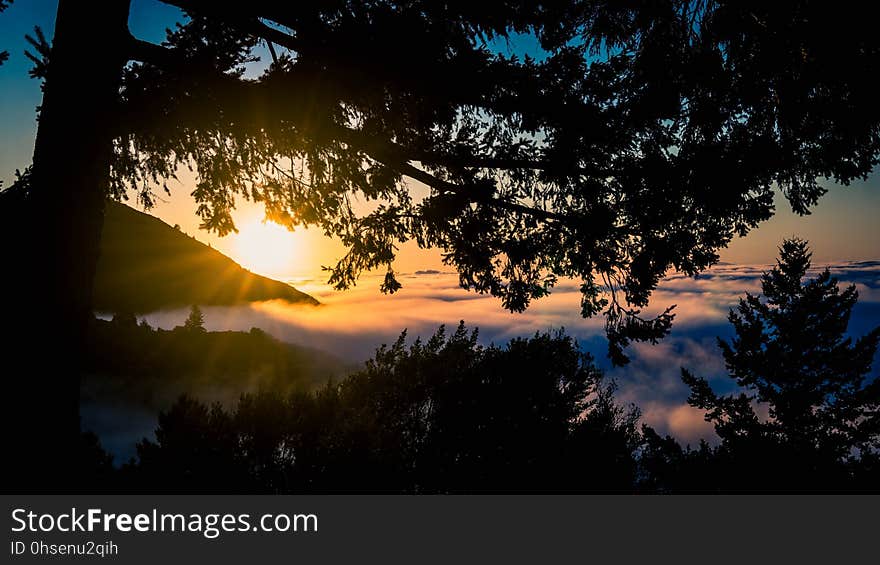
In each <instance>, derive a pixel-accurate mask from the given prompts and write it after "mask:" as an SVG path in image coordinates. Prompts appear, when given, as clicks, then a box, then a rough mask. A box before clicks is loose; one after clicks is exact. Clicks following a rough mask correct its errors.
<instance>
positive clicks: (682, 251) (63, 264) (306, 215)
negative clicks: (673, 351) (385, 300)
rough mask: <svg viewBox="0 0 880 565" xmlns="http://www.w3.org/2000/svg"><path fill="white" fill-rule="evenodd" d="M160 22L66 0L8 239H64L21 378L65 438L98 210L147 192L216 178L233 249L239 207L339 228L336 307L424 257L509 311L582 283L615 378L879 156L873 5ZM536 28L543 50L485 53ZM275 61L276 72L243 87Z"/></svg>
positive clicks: (543, 7)
mask: <svg viewBox="0 0 880 565" xmlns="http://www.w3.org/2000/svg"><path fill="white" fill-rule="evenodd" d="M166 3H169V4H172V5H175V6H178V7H181V8H182V9H184V10H185V11H186V12H187V14H188V15H189V16H190V20H189V21H188V22H187V23H186V24H184V25H182V26H180V27H178V28H177V29H175V30H174V31H172V32H171V33H170V34H169V36H168V39H167V41H166V42H165V44H164V45H161V46H159V45H152V44H148V43H146V42H143V41H140V40H137V39H134V38H133V37H132V36H131V35H130V33H129V32H128V29H127V18H128V4H129V2H128V1H127V0H116V1H114V2H109V3H105V4H102V6H101V9H100V10H85V9H83V8H82V6H81V5H80V4H79V3H77V2H74V1H73V0H60V1H59V8H58V15H57V18H56V24H55V37H54V40H53V46H52V51H51V56H50V57H49V58H48V64H47V65H44V66H43V67H42V68H38V69H37V73H38V74H41V75H43V76H45V79H46V82H45V85H44V86H45V93H44V99H43V104H42V105H41V108H40V120H39V129H38V134H37V140H36V144H35V149H34V159H33V168H32V172H31V173H30V174H29V175H27V176H26V180H27V183H25V182H20V183H18V186H19V190H16V191H13V194H12V195H6V196H7V197H6V198H4V201H5V202H4V207H6V208H7V213H6V214H5V215H4V218H0V219H2V220H3V221H2V222H0V225H3V226H4V230H6V231H5V232H4V233H3V234H2V235H4V237H2V238H0V239H2V240H3V241H16V242H17V241H20V240H21V239H22V238H27V239H32V240H36V241H40V242H43V244H42V245H37V246H36V247H38V248H40V249H41V253H40V254H39V259H37V258H36V257H33V256H32V255H34V254H32V253H31V251H29V249H30V248H31V247H34V246H23V247H24V248H25V249H28V250H27V251H25V249H18V248H15V249H13V250H12V251H10V254H11V256H12V258H13V259H14V260H13V261H11V262H12V263H14V264H20V265H22V267H21V268H20V269H19V270H20V272H23V273H27V275H26V276H27V277H28V284H27V285H25V286H26V287H27V292H28V293H29V295H30V297H31V300H25V301H23V302H24V303H26V304H28V306H27V308H26V309H25V308H22V311H21V314H22V315H23V316H25V315H28V316H29V315H30V314H31V313H32V309H33V308H45V309H46V312H53V313H57V317H58V318H60V319H59V327H58V329H57V330H56V331H57V333H58V335H59V336H61V337H60V340H59V341H61V342H63V343H65V344H66V345H65V348H66V350H65V351H64V352H63V354H62V355H58V356H52V357H53V359H42V360H41V361H40V364H39V366H38V367H30V368H29V369H28V368H27V363H24V362H22V367H21V370H23V371H24V370H30V371H32V373H33V374H36V375H37V377H36V379H37V380H40V381H45V380H47V379H48V380H49V386H41V387H40V390H52V391H53V393H52V394H53V398H52V399H51V402H50V404H51V409H49V410H47V416H46V417H45V418H40V421H42V422H44V423H45V430H43V432H45V433H46V435H48V431H49V430H53V429H55V430H56V431H57V428H58V427H59V426H62V427H64V429H66V430H69V434H68V437H67V439H68V440H69V442H68V443H69V444H71V445H72V444H73V443H74V442H75V435H74V432H75V425H74V422H75V421H76V415H77V412H76V403H75V402H74V399H75V398H76V382H75V379H71V378H70V374H71V369H70V368H71V367H74V371H73V374H76V373H75V367H77V366H78V362H77V359H78V351H79V349H81V341H82V339H84V336H85V335H86V332H84V331H83V330H84V328H85V327H86V325H87V323H88V318H89V314H90V310H91V300H90V292H91V288H92V282H93V277H94V271H95V263H96V259H97V250H98V242H99V238H100V233H101V218H102V212H103V207H104V199H105V198H106V197H107V196H108V195H109V196H113V197H117V198H119V197H122V196H123V194H124V191H125V190H126V189H128V188H133V189H135V190H136V191H137V192H138V194H139V198H140V199H141V201H142V202H144V203H145V204H149V203H150V202H152V199H153V194H152V192H151V191H152V188H151V184H152V183H153V181H155V182H156V183H161V182H162V181H163V179H165V178H168V177H171V176H173V175H174V172H175V170H176V168H177V167H178V166H179V165H182V164H183V165H188V166H191V167H193V168H194V169H195V170H196V172H197V174H198V182H197V186H196V189H195V191H194V192H193V194H194V196H195V198H196V200H197V202H198V210H197V213H198V214H199V215H200V217H201V218H202V220H203V227H205V228H208V229H212V230H215V231H217V232H219V233H226V232H229V231H231V230H233V229H234V225H233V223H232V218H231V210H232V207H233V206H234V201H235V197H236V196H239V197H244V198H251V199H253V200H256V201H259V202H262V203H264V205H265V208H266V213H267V216H268V217H270V218H271V219H273V220H275V221H278V222H280V223H282V224H284V225H288V226H294V225H298V224H306V225H310V224H317V225H319V226H320V227H321V228H322V229H323V230H324V231H325V232H326V233H328V234H334V235H337V236H339V237H340V238H341V240H342V241H343V243H345V244H346V245H347V246H348V248H349V251H348V253H347V254H346V255H345V256H344V257H343V258H342V259H341V260H340V261H339V263H338V264H337V265H336V266H335V267H334V268H333V270H332V273H331V277H330V281H331V282H332V283H333V284H334V285H336V286H337V287H339V288H344V287H347V286H349V285H351V284H353V282H354V280H355V279H356V277H357V276H358V275H359V273H361V272H362V271H364V270H365V269H371V268H377V267H385V268H386V269H387V276H386V277H385V282H384V283H383V285H382V288H383V290H386V291H389V292H393V291H395V290H396V289H398V288H399V286H400V285H399V283H398V281H397V280H396V279H395V276H394V271H393V268H392V262H393V260H394V257H395V252H396V249H397V246H398V244H399V243H400V242H403V241H407V240H413V241H415V242H417V243H418V244H419V245H420V246H422V247H437V248H440V249H442V250H443V251H444V257H445V260H446V261H447V262H448V263H449V264H451V265H453V266H454V267H455V268H456V269H457V270H458V271H459V273H460V275H461V276H460V281H461V284H462V286H464V287H466V288H469V289H474V290H477V291H480V292H489V293H491V294H493V295H495V296H498V297H500V298H501V300H502V302H503V304H504V305H505V307H507V308H509V309H511V310H516V311H518V310H523V309H524V308H526V307H527V306H528V304H529V302H530V301H531V300H532V299H535V298H539V297H541V296H544V295H546V294H547V293H548V292H549V291H550V289H551V288H552V287H553V285H554V284H555V283H556V281H557V280H558V278H559V277H575V278H578V279H580V280H581V281H582V287H581V288H582V291H583V301H582V312H583V314H584V315H585V316H591V315H594V314H597V313H599V312H602V311H604V312H605V314H606V316H607V327H608V334H609V337H610V338H611V339H610V344H611V348H610V352H611V354H612V358H613V359H614V361H615V362H618V363H620V362H624V361H625V356H624V353H623V347H624V346H625V345H626V344H627V343H628V342H629V341H630V340H633V339H639V340H645V339H647V340H656V339H658V338H659V337H661V336H662V335H664V334H665V333H666V332H667V331H668V329H669V325H670V323H671V314H670V312H669V311H666V312H665V313H663V314H662V315H660V316H659V317H657V318H655V319H645V318H642V317H640V316H639V309H640V308H642V307H644V306H645V305H646V304H647V301H648V298H649V295H650V293H651V291H652V290H653V289H654V288H655V286H656V284H657V282H658V281H659V280H660V278H661V276H662V275H663V274H664V273H665V272H666V271H667V270H668V269H669V268H675V269H678V270H680V271H683V272H685V273H689V274H690V273H695V272H698V271H700V270H701V269H703V268H705V267H707V266H708V265H710V264H712V263H713V262H715V261H716V260H717V254H716V251H717V249H718V248H719V247H721V246H724V245H726V244H727V243H728V242H729V241H730V239H731V238H732V237H733V236H734V234H737V233H738V234H744V233H746V232H747V231H748V230H749V229H750V228H751V227H753V226H754V225H756V224H757V223H758V222H759V221H761V220H763V219H766V218H768V217H769V216H770V215H771V214H772V210H773V204H772V187H773V186H774V184H775V185H778V186H780V187H782V189H783V191H784V192H785V194H786V196H787V197H788V199H789V201H790V202H791V204H792V206H793V207H794V209H795V210H796V211H798V212H801V213H803V212H805V211H806V210H807V208H808V207H809V206H810V205H812V204H814V203H815V202H816V200H817V199H818V197H819V196H820V195H821V193H822V192H823V189H822V188H821V187H820V185H819V184H818V183H817V182H816V178H817V177H819V176H823V177H833V178H834V179H836V180H838V181H840V182H843V183H847V182H849V181H850V180H852V179H854V178H857V177H864V176H865V175H866V174H867V173H868V172H869V171H870V170H871V167H872V166H873V165H874V164H875V163H876V162H877V157H876V156H877V149H878V145H880V135H878V123H880V105H877V104H876V99H875V98H876V90H875V85H874V81H873V77H874V76H876V75H877V74H878V70H880V69H878V65H880V57H878V52H880V38H878V35H877V34H876V33H875V29H874V18H873V14H872V13H871V12H870V10H871V7H870V6H869V5H868V4H857V5H853V6H851V7H849V8H848V9H847V10H840V9H838V8H837V7H836V6H831V5H829V4H827V3H826V2H819V1H817V0H816V1H809V0H804V1H797V2H736V3H733V2H720V1H711V0H709V1H704V0H669V1H666V2H659V3H658V2H635V3H627V4H622V5H621V4H616V3H605V2H592V1H580V0H570V1H567V2H527V3H522V2H507V1H498V2H488V3H487V2H443V3H438V2H433V1H427V0H424V1H419V0H413V1H409V2H385V1H379V2H375V1H366V0H356V1H353V2H347V3H344V4H339V3H333V2H331V3H326V2H315V3H309V4H308V5H305V6H304V5H301V4H283V3H276V2H250V3H234V4H227V3H216V2H208V1H205V0H166ZM516 32H524V33H528V34H531V35H532V36H534V37H535V38H536V39H537V41H538V42H539V43H540V46H541V48H542V49H543V51H544V53H543V54H542V55H541V58H539V59H536V58H531V57H523V58H520V57H515V56H507V55H504V54H499V53H497V52H494V51H492V50H491V49H490V48H489V47H488V46H489V45H491V43H488V42H491V41H494V40H498V39H500V40H502V41H503V40H505V39H508V38H510V37H512V36H513V35H514V34H515V33H516ZM263 41H265V42H267V44H268V45H269V47H270V50H271V52H272V53H273V62H272V64H271V65H269V67H268V69H267V70H266V71H265V72H264V73H263V74H262V75H261V76H259V77H258V78H251V77H246V76H245V75H244V65H245V64H247V63H248V62H249V61H250V60H251V59H252V57H253V48H254V47H255V46H256V45H257V44H258V43H259V42H263ZM487 41H488V42H487ZM275 46H278V47H279V48H284V49H285V51H284V52H282V53H280V54H277V53H276V49H275ZM41 61H42V59H41ZM130 61H135V63H133V64H131V65H128V63H129V62H130ZM71 132H76V139H75V140H73V139H71ZM408 181H417V182H418V183H422V185H424V186H426V187H427V190H425V189H416V188H415V184H414V183H412V182H408ZM7 192H8V191H7ZM355 196H361V197H364V198H365V199H367V200H371V201H376V202H374V204H376V205H374V206H370V207H369V208H368V209H369V211H367V212H363V210H361V209H360V208H356V207H353V206H352V201H353V200H354V197H355ZM13 201H18V202H24V203H26V209H27V213H21V212H18V211H16V212H8V209H9V208H10V206H11V203H12V202H13ZM7 216H8V217H7ZM7 220H9V221H7ZM7 236H8V237H7ZM608 288H610V289H611V290H613V292H611V293H610V299H609V298H605V297H604V295H603V293H602V292H601V291H602V290H603V289H608ZM8 290H9V292H8V293H7V294H9V295H11V294H13V293H14V292H18V293H21V292H22V288H21V285H18V284H14V285H12V284H11V285H10V288H9V289H8ZM38 303H39V306H37V304H38ZM37 318H38V319H39V318H41V316H37ZM17 345H21V346H22V347H15V348H14V350H17V351H26V347H25V344H17ZM61 358H63V359H64V360H65V361H64V362H63V363H62V362H61V361H59V360H58V359H61ZM22 359H29V356H28V355H23V357H22ZM41 384H42V383H41ZM24 392H25V393H28V392H29V391H28V390H26V391H24ZM21 397H23V398H28V397H30V395H29V394H23V395H21ZM46 406H49V404H46ZM49 414H51V415H52V416H51V417H50V416H49ZM43 439H44V440H45V439H47V438H46V437H44V438H43ZM31 443H34V442H31ZM35 443H41V441H36V442H35ZM21 447H26V445H23V446H21Z"/></svg>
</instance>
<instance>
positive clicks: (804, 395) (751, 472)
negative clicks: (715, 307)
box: [682, 239, 880, 490]
mask: <svg viewBox="0 0 880 565" xmlns="http://www.w3.org/2000/svg"><path fill="white" fill-rule="evenodd" d="M779 251H780V257H779V260H778V261H777V265H776V267H774V268H773V269H772V270H770V271H769V272H767V273H765V274H764V276H763V278H762V285H761V286H762V291H763V298H762V297H760V296H755V295H751V294H746V297H745V298H743V299H741V300H740V303H739V306H738V307H737V308H736V310H733V309H732V310H731V312H730V316H729V319H730V322H731V324H733V326H734V330H735V332H736V336H735V337H734V338H733V340H732V341H730V342H727V341H724V340H720V339H719V345H720V347H721V350H722V352H723V354H724V360H725V364H726V366H727V370H728V372H729V373H730V378H731V379H732V380H733V381H734V382H735V383H736V386H737V387H738V388H739V389H740V392H737V393H735V394H727V395H721V394H717V393H716V392H715V391H714V390H713V389H712V387H711V386H710V385H709V383H708V382H707V381H706V380H705V379H703V378H699V377H696V376H694V375H693V374H692V373H690V372H689V371H687V370H684V369H683V370H682V378H683V380H684V382H685V383H686V384H687V385H688V386H689V387H690V388H691V396H690V398H689V399H688V402H689V403H690V404H691V405H692V406H695V407H697V408H700V409H703V410H706V420H707V421H709V422H712V423H713V424H714V425H715V431H716V432H717V434H718V436H719V437H720V438H721V441H722V443H721V445H720V447H719V457H721V458H722V459H723V460H725V462H726V463H725V466H726V467H727V469H726V473H728V475H729V476H727V477H723V478H722V479H721V481H720V483H721V484H722V485H724V486H726V488H761V489H789V488H790V489H812V490H814V489H840V488H846V487H847V486H850V485H851V484H852V483H853V478H854V477H855V476H856V475H858V474H859V471H858V470H856V469H855V467H857V466H858V464H859V463H860V460H861V459H863V458H864V460H865V461H866V462H867V461H869V460H872V459H874V458H876V455H877V453H878V450H880V380H877V379H866V377H867V376H868V375H869V373H870V371H871V363H872V360H873V358H874V355H875V353H876V352H877V347H878V343H880V327H878V328H876V329H874V330H873V331H871V332H870V333H868V334H867V335H865V336H863V337H860V338H858V339H855V340H854V339H853V338H852V337H850V336H848V335H847V326H848V323H849V319H850V314H851V312H852V308H853V306H854V305H855V303H856V301H857V299H858V293H857V292H856V288H855V285H850V286H848V287H847V288H845V289H843V290H841V289H840V287H839V286H838V281H837V279H836V278H834V277H832V276H831V273H830V272H829V270H828V269H827V268H826V269H825V270H824V271H822V272H821V273H820V274H819V275H818V276H817V277H815V278H812V279H809V280H807V281H806V282H802V280H803V279H804V277H805V276H806V275H807V272H808V270H809V268H810V252H809V250H808V247H807V243H806V242H805V241H802V240H798V239H790V240H786V241H785V242H784V243H783V244H782V247H781V248H780V250H779ZM762 409H766V417H763V416H762V415H763V414H764V411H763V410H762ZM874 487H875V488H876V485H874Z"/></svg>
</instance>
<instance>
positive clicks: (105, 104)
mask: <svg viewBox="0 0 880 565" xmlns="http://www.w3.org/2000/svg"><path fill="white" fill-rule="evenodd" d="M129 1H130V0H112V1H108V2H101V3H97V4H92V3H84V2H77V1H75V0H60V1H59V2H58V14H57V17H56V21H55V37H54V39H53V45H52V54H51V57H50V61H49V70H48V75H47V77H46V82H45V85H44V94H43V103H42V105H41V108H40V114H39V121H38V130H37V138H36V143H35V146H34V158H33V169H32V175H31V179H30V188H29V190H28V192H27V195H26V197H24V198H23V200H24V202H23V204H22V206H18V207H16V208H15V210H16V211H15V212H11V211H10V210H11V209H12V208H11V207H10V206H6V210H4V213H3V220H4V226H3V228H2V230H3V235H4V236H5V238H4V239H5V241H4V242H3V245H4V246H6V248H7V250H6V251H7V253H8V257H9V258H11V259H13V261H7V262H6V265H7V266H8V267H9V271H8V276H6V277H4V279H5V280H4V284H3V286H4V290H5V291H6V292H5V293H4V296H5V298H6V300H7V303H8V304H10V309H11V311H12V312H13V314H14V315H13V316H12V321H13V322H14V323H15V324H16V330H17V331H15V332H14V337H13V338H12V340H11V343H8V345H9V346H10V351H9V353H8V354H7V356H6V357H7V360H11V363H7V367H12V368H14V371H10V373H9V377H8V379H9V380H12V381H13V383H12V384H13V389H12V390H13V391H14V394H11V395H10V402H9V403H8V404H9V405H10V406H9V412H8V415H9V416H11V418H12V421H11V422H10V423H9V424H8V427H7V429H8V430H9V431H11V432H12V434H11V435H12V436H13V443H14V446H13V447H14V449H15V450H16V451H15V453H17V457H15V458H14V460H13V461H10V459H7V466H8V467H14V468H12V469H10V470H11V471H13V473H15V474H16V475H18V477H17V478H16V479H15V482H14V483H12V484H10V485H7V490H24V489H28V490H32V491H41V492H45V491H59V490H71V489H76V488H82V485H81V484H80V483H78V482H77V481H78V479H79V478H80V477H78V476H77V475H78V474H79V472H78V469H79V467H80V462H79V461H78V451H79V450H78V449H77V447H78V444H79V440H80V422H79V387H80V380H81V370H82V361H83V353H84V351H85V346H86V343H87V341H86V340H87V339H88V333H89V328H90V326H91V320H92V287H93V283H94V277H95V269H96V265H97V260H98V249H99V243H100V238H101V229H102V225H103V216H104V199H105V197H106V194H107V185H108V178H109V173H110V164H111V156H112V139H113V138H112V128H111V126H112V124H113V121H114V119H115V108H116V105H117V100H118V91H119V82H120V77H121V72H122V69H123V67H124V65H125V63H126V58H125V52H126V49H125V46H126V39H127V37H128V25H127V21H128V10H129ZM10 247H11V249H10ZM10 263H12V264H10Z"/></svg>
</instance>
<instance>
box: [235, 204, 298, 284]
mask: <svg viewBox="0 0 880 565" xmlns="http://www.w3.org/2000/svg"><path fill="white" fill-rule="evenodd" d="M238 230H239V231H238V233H237V234H235V235H233V236H232V237H233V238H234V244H233V248H234V250H235V251H234V255H235V259H236V261H238V262H239V263H240V264H241V266H243V267H244V268H246V269H249V270H250V271H252V272H254V273H258V274H260V275H265V276H268V277H273V278H279V277H286V276H288V275H289V274H290V273H291V272H292V271H293V269H295V267H296V263H297V262H302V261H303V259H304V254H305V248H304V246H303V245H302V242H301V241H300V239H301V238H300V234H299V233H294V232H291V231H289V230H287V228H285V227H282V226H279V225H278V224H276V223H274V222H263V221H260V220H259V219H256V218H254V219H252V220H248V221H246V222H242V223H240V224H239V226H238Z"/></svg>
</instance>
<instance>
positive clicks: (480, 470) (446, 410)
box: [134, 325, 640, 493]
mask: <svg viewBox="0 0 880 565" xmlns="http://www.w3.org/2000/svg"><path fill="white" fill-rule="evenodd" d="M404 338H405V334H403V335H401V337H400V339H399V340H398V341H397V342H395V343H394V344H393V345H391V346H390V347H385V346H383V347H382V348H380V349H379V350H378V351H377V352H376V355H375V357H374V358H373V359H372V360H370V361H369V362H368V363H367V366H366V367H365V368H364V369H363V370H362V371H360V372H357V373H355V374H353V375H351V376H349V377H348V378H346V379H344V380H342V381H340V382H339V383H336V384H334V383H330V384H328V385H327V386H325V387H323V388H322V389H320V390H319V391H317V392H316V393H306V392H297V393H295V394H293V395H291V396H289V397H287V398H283V397H280V396H278V395H275V394H269V393H259V394H250V395H244V396H242V398H241V400H240V401H239V403H238V405H237V407H236V408H235V410H234V411H233V412H231V413H228V412H226V411H224V410H222V409H221V408H219V407H216V406H215V407H214V408H213V409H208V408H207V407H206V406H204V405H202V404H199V403H193V401H191V400H189V399H182V400H180V401H179V402H178V403H177V404H175V405H174V406H173V407H172V408H171V409H170V410H169V411H167V412H165V413H163V416H162V417H161V418H160V426H159V429H158V430H157V433H156V438H157V442H156V443H153V442H151V441H148V440H144V441H143V442H141V443H140V444H139V446H138V454H139V457H140V462H139V464H138V465H137V466H136V467H135V468H134V476H136V477H139V479H140V481H141V483H140V486H141V487H142V488H148V489H158V490H169V489H171V490H177V489H182V490H187V489H198V490H208V491H211V490H214V491H225V490H228V489H229V488H232V489H239V488H257V489H260V490H267V491H272V492H283V491H298V492H305V491H308V492H326V491H352V490H354V491H393V492H422V493H423V492H461V491H520V492H521V491H552V490H558V491H594V490H602V491H608V490H618V491H626V490H630V489H632V486H633V484H634V481H635V472H636V460H635V454H636V451H637V449H638V447H639V444H640V436H639V434H638V431H637V429H636V427H635V424H636V421H637V420H638V412H637V411H636V410H635V409H633V408H631V407H630V408H627V407H623V406H619V405H617V404H616V403H615V402H614V399H613V396H612V393H613V384H611V383H604V382H603V380H602V375H601V373H600V372H599V371H598V370H597V369H596V368H595V366H593V364H592V359H591V358H590V357H589V356H588V355H585V354H583V353H581V352H580V351H579V350H578V348H577V346H576V344H575V343H574V341H573V340H572V339H571V338H570V337H568V336H565V335H563V334H561V333H559V334H553V335H550V334H540V335H536V336H534V337H533V338H531V339H515V340H513V341H511V342H510V343H509V344H508V345H507V347H505V348H497V347H494V346H492V347H480V346H478V345H477V343H476V332H473V333H469V332H467V331H466V330H465V328H464V326H463V325H461V326H459V328H458V329H457V330H456V331H455V332H454V333H453V334H452V335H446V333H445V332H444V330H443V329H442V328H441V330H440V331H439V332H437V333H436V334H435V335H434V336H433V337H431V338H430V339H429V340H427V341H421V340H416V341H415V342H414V343H413V344H412V345H410V346H409V347H407V346H406V345H405V342H404ZM203 476H204V477H205V479H204V481H202V480H201V478H200V477H203Z"/></svg>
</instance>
